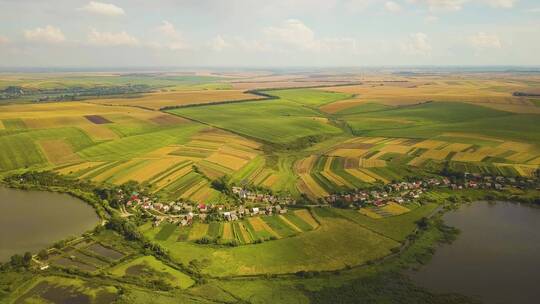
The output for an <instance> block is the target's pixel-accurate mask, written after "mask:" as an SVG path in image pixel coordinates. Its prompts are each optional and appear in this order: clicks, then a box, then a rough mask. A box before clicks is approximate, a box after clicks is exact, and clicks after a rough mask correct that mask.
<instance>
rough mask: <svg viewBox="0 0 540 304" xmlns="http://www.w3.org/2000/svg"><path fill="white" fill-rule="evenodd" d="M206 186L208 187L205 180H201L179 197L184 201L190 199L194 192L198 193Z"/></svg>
mask: <svg viewBox="0 0 540 304" xmlns="http://www.w3.org/2000/svg"><path fill="white" fill-rule="evenodd" d="M207 185H208V182H207V181H206V180H201V181H200V182H198V183H197V184H195V185H193V186H192V187H190V188H189V189H187V190H186V191H185V192H184V193H182V195H181V197H182V198H185V199H187V198H190V197H191V196H192V195H193V194H194V193H195V192H197V191H199V190H200V189H202V188H203V187H205V186H207Z"/></svg>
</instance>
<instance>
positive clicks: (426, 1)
mask: <svg viewBox="0 0 540 304" xmlns="http://www.w3.org/2000/svg"><path fill="white" fill-rule="evenodd" d="M468 1H469V0H408V2H409V3H413V4H416V3H417V4H423V5H426V6H427V7H428V8H429V10H430V11H459V10H461V9H462V8H463V5H464V4H465V3H466V2H468Z"/></svg>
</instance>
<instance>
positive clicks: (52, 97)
mask: <svg viewBox="0 0 540 304" xmlns="http://www.w3.org/2000/svg"><path fill="white" fill-rule="evenodd" d="M152 90H153V88H152V87H151V86H149V85H144V84H137V85H130V84H128V85H119V86H96V87H90V88H85V87H71V88H58V89H30V90H29V89H23V88H21V87H16V86H10V87H7V88H5V89H4V90H2V91H0V100H1V99H17V98H23V97H27V98H34V101H36V102H45V101H74V100H83V99H88V98H89V97H108V96H115V95H124V94H139V93H148V92H151V91H152Z"/></svg>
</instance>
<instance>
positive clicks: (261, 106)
mask: <svg viewBox="0 0 540 304" xmlns="http://www.w3.org/2000/svg"><path fill="white" fill-rule="evenodd" d="M168 112H169V113H173V114H177V115H180V116H183V117H188V118H190V119H194V120H197V121H201V122H203V123H206V124H209V125H211V126H216V127H219V128H224V129H227V130H230V131H233V132H235V133H239V134H242V135H247V136H249V137H252V138H257V139H260V140H263V141H267V142H270V143H279V144H286V143H290V142H292V141H294V140H297V139H300V138H302V137H306V136H315V135H330V134H337V133H340V132H341V130H340V129H338V128H336V127H334V126H332V125H330V124H328V123H325V122H321V121H319V119H320V118H322V117H321V115H320V114H319V113H318V112H316V111H314V110H311V109H308V108H305V107H302V106H301V105H298V104H297V103H295V102H293V101H288V100H267V101H255V102H249V103H235V104H224V105H212V106H200V107H192V108H182V109H175V110H171V111H168Z"/></svg>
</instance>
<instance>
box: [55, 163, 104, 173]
mask: <svg viewBox="0 0 540 304" xmlns="http://www.w3.org/2000/svg"><path fill="white" fill-rule="evenodd" d="M102 164H103V162H84V163H80V164H75V165H73V166H69V167H64V168H62V169H57V170H55V171H56V172H58V173H59V174H63V175H69V174H73V173H77V172H79V171H82V170H86V169H90V168H93V167H97V166H99V165H102Z"/></svg>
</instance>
